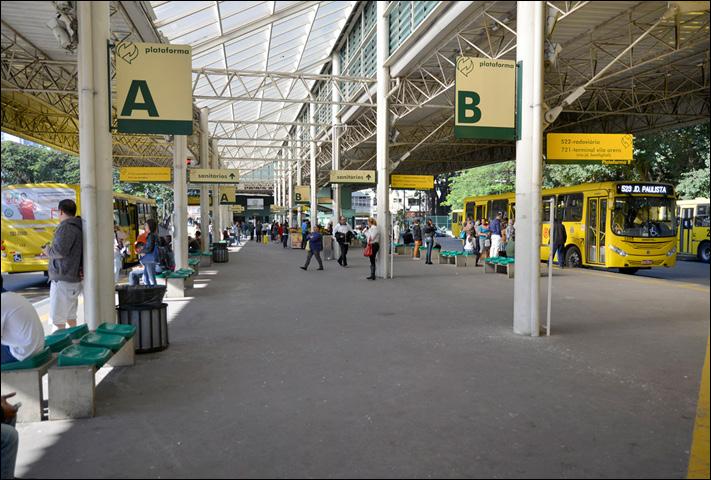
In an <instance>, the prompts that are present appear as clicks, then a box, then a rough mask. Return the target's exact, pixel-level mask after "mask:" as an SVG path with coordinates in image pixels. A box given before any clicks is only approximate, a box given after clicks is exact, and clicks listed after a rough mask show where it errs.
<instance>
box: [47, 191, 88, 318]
mask: <svg viewBox="0 0 711 480" xmlns="http://www.w3.org/2000/svg"><path fill="white" fill-rule="evenodd" d="M76 213H77V205H76V203H74V201H73V200H70V199H65V200H62V201H61V202H59V220H60V223H59V226H58V227H57V230H56V231H55V232H54V239H53V240H52V244H51V245H48V246H46V247H45V249H44V253H45V254H46V255H47V256H48V257H49V268H48V270H49V272H48V273H49V281H50V286H49V320H50V321H51V322H52V323H53V324H54V327H55V328H56V329H62V328H64V327H65V324H69V326H70V327H75V326H76V324H77V303H78V300H79V294H80V293H81V288H82V286H81V280H82V279H81V270H82V255H83V250H84V245H83V239H82V225H81V218H79V217H77V216H76Z"/></svg>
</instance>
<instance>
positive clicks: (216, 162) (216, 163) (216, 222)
mask: <svg viewBox="0 0 711 480" xmlns="http://www.w3.org/2000/svg"><path fill="white" fill-rule="evenodd" d="M210 168H215V169H217V168H220V156H219V154H218V153H217V141H216V140H213V141H212V163H211V167H210ZM204 234H205V235H207V232H205V233H204ZM221 235H222V209H221V208H220V186H219V185H218V184H213V185H212V241H213V242H219V241H220V236H221Z"/></svg>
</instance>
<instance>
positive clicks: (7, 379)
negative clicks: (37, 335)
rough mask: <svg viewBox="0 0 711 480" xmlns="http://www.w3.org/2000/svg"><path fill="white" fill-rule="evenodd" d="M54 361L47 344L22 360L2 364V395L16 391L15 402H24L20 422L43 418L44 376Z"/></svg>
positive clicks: (0, 388) (18, 419)
mask: <svg viewBox="0 0 711 480" xmlns="http://www.w3.org/2000/svg"><path fill="white" fill-rule="evenodd" d="M69 341H70V342H71V340H69ZM53 363H54V356H53V355H52V349H51V348H50V347H47V346H45V347H44V349H42V350H41V351H40V352H39V353H36V354H35V355H33V356H31V357H30V358H27V359H25V360H23V361H21V362H13V363H6V364H4V365H2V375H0V377H2V386H1V387H0V390H2V395H7V394H9V393H11V392H15V396H14V397H13V399H12V400H13V402H15V403H17V402H21V403H22V408H20V409H19V410H18V411H17V417H16V418H17V422H18V423H25V422H39V421H40V420H42V398H43V388H42V377H44V375H45V374H46V373H47V371H48V370H49V367H50V366H52V364H53Z"/></svg>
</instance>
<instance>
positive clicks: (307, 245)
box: [304, 238, 311, 252]
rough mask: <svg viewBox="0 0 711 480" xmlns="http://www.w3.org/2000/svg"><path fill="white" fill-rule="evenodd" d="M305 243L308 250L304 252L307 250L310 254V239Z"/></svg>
mask: <svg viewBox="0 0 711 480" xmlns="http://www.w3.org/2000/svg"><path fill="white" fill-rule="evenodd" d="M305 242H306V248H305V249H304V250H306V251H307V252H310V251H311V242H309V239H308V238H307V239H306V240H305Z"/></svg>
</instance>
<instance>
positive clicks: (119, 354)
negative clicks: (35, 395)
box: [49, 323, 136, 420]
mask: <svg viewBox="0 0 711 480" xmlns="http://www.w3.org/2000/svg"><path fill="white" fill-rule="evenodd" d="M135 334H136V327H134V326H133V325H115V324H108V323H103V324H101V325H99V326H98V327H97V329H96V331H95V332H87V333H85V334H84V335H82V336H81V337H80V338H79V339H78V343H76V344H72V345H70V346H68V347H66V348H64V349H63V350H61V351H60V352H59V354H58V355H57V364H56V365H54V366H52V367H51V368H50V369H49V419H50V420H62V419H67V418H84V417H93V416H94V415H95V413H96V406H95V395H96V380H95V376H96V372H97V371H98V370H99V369H100V368H101V367H103V366H104V365H108V366H111V367H120V366H130V365H133V364H134V361H135V345H134V336H135Z"/></svg>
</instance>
